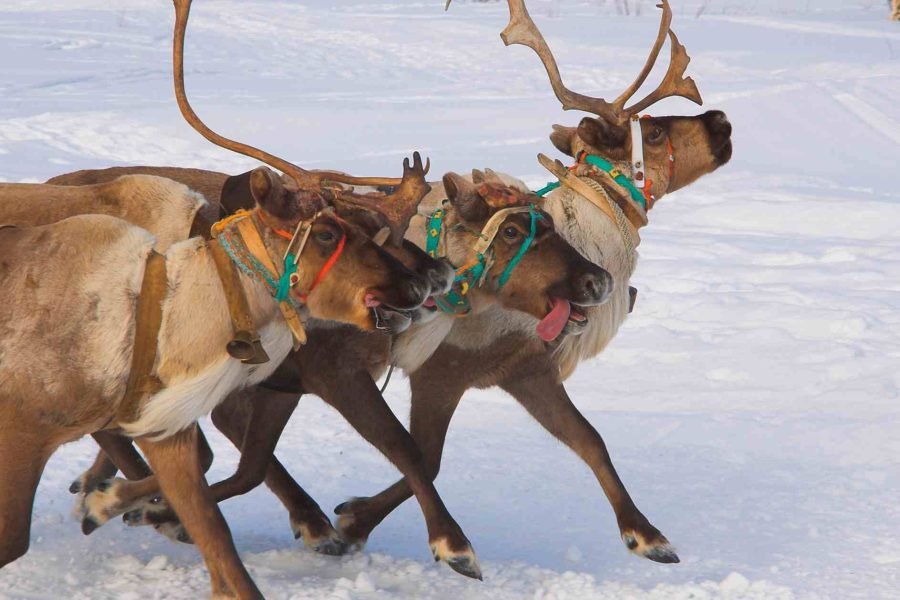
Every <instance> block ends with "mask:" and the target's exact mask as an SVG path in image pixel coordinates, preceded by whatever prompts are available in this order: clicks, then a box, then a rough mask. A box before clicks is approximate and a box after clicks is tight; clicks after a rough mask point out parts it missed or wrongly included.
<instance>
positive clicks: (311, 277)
mask: <svg viewBox="0 0 900 600" xmlns="http://www.w3.org/2000/svg"><path fill="white" fill-rule="evenodd" d="M174 3H175V36H174V47H173V62H174V80H175V97H176V100H177V101H178V106H179V108H180V110H181V113H182V115H183V116H184V118H185V120H187V122H188V123H189V124H190V125H191V127H193V128H194V129H195V130H197V132H199V133H200V134H201V135H203V136H204V137H205V138H207V139H208V140H210V141H211V142H213V143H214V144H216V145H218V146H221V147H223V148H226V149H229V150H232V151H234V152H237V153H239V154H243V155H245V156H249V157H251V158H256V159H258V160H260V161H262V162H264V163H266V164H268V165H270V166H272V167H275V168H277V169H279V170H280V171H282V172H283V173H284V174H285V175H284V176H278V175H276V174H275V173H274V172H272V171H271V170H269V169H267V168H265V167H262V168H259V169H257V170H256V171H254V172H253V173H252V175H251V177H250V192H251V195H252V196H253V198H254V200H255V202H256V205H257V207H258V211H257V212H256V213H255V217H254V218H255V219H256V220H257V223H258V224H259V225H261V227H260V230H261V231H262V234H263V238H264V242H265V244H266V246H267V248H268V250H269V251H270V252H271V254H272V255H273V256H282V255H284V256H287V254H288V251H289V250H291V249H298V248H299V250H298V251H297V254H298V255H302V256H300V258H302V259H303V263H302V265H301V266H302V268H298V271H297V275H296V277H292V291H293V292H294V293H295V294H297V295H299V296H301V299H302V300H304V301H305V302H306V305H307V308H308V309H309V313H310V315H311V316H313V317H316V318H321V319H328V320H335V321H342V322H347V323H352V324H355V325H358V326H359V327H362V328H364V329H372V328H375V327H376V326H377V311H376V310H375V309H377V308H378V307H380V306H389V307H391V308H396V309H413V308H416V307H418V306H420V305H421V304H422V303H423V302H424V301H425V299H426V298H427V297H428V295H429V292H430V285H429V283H428V282H427V281H425V280H424V279H423V278H422V277H421V276H419V275H417V274H415V273H413V272H411V271H410V270H409V269H407V268H406V267H404V266H403V264H402V263H401V262H400V261H398V260H397V259H396V258H394V257H393V256H391V255H390V254H389V253H387V252H386V251H384V250H383V249H382V248H380V247H379V246H380V243H383V242H384V241H385V240H384V238H385V237H389V238H390V239H391V240H392V242H394V243H395V244H396V245H398V246H399V245H400V244H401V243H402V238H403V233H404V232H405V230H406V227H407V226H408V223H409V219H410V218H411V217H412V215H413V214H415V212H416V207H417V206H418V203H419V201H420V200H421V199H422V198H423V197H424V196H425V194H427V193H428V191H429V190H430V186H429V185H428V183H426V181H425V176H426V174H427V173H428V168H429V164H427V163H426V164H425V165H423V164H422V159H421V157H420V156H419V154H418V153H415V155H414V157H413V161H412V163H410V161H409V159H406V160H404V163H403V177H402V179H393V178H357V177H352V176H349V175H345V174H342V173H335V172H323V171H307V170H305V169H302V168H300V167H298V166H296V165H294V164H291V163H290V162H288V161H286V160H284V159H281V158H279V157H277V156H274V155H272V154H269V153H267V152H264V151H262V150H259V149H258V148H254V147H252V146H249V145H247V144H243V143H240V142H236V141H234V140H230V139H228V138H225V137H224V136H221V135H219V134H218V133H216V132H214V131H213V130H211V129H210V128H209V127H207V126H206V124H204V123H203V122H202V121H201V120H200V118H199V117H198V116H197V114H196V113H195V112H194V110H193V108H192V107H191V105H190V103H189V102H188V99H187V94H186V92H185V88H184V39H185V32H186V29H187V22H188V18H189V16H190V7H191V0H174ZM340 184H349V185H372V186H379V185H389V186H392V187H393V188H394V189H395V191H394V192H393V193H392V194H381V193H372V194H362V195H361V194H355V193H354V192H353V189H352V188H350V189H346V188H344V187H342V186H341V185H340ZM341 206H353V207H355V209H356V210H358V211H368V212H369V213H371V214H372V215H373V216H378V217H379V218H380V219H381V222H382V223H383V224H384V225H385V226H386V227H385V228H384V229H385V235H378V236H377V237H379V238H380V239H379V243H378V244H376V243H375V242H374V241H373V240H372V239H371V238H370V237H369V236H368V235H367V233H371V232H366V231H364V230H363V229H362V228H361V227H359V226H358V225H355V224H353V223H351V222H350V221H348V220H345V219H342V218H340V217H339V216H338V215H337V214H336V213H335V212H334V211H333V208H334V207H341ZM295 244H297V245H296V246H295ZM298 260H299V259H298ZM326 275H327V276H326Z"/></svg>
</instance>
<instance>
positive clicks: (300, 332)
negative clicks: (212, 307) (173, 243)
mask: <svg viewBox="0 0 900 600" xmlns="http://www.w3.org/2000/svg"><path fill="white" fill-rule="evenodd" d="M254 213H256V215H257V218H258V219H259V220H260V221H262V222H263V223H265V221H264V220H263V216H262V214H261V213H259V212H258V211H256V210H254V211H247V210H239V211H237V212H236V213H235V214H233V215H231V216H230V217H227V218H225V219H223V220H221V221H219V222H218V223H216V224H215V225H213V227H212V235H213V238H214V240H213V241H214V242H216V243H218V244H220V245H221V247H222V249H223V250H224V251H225V254H227V256H228V258H229V259H230V260H231V262H232V264H233V265H234V267H236V268H237V269H239V270H240V271H241V272H242V273H244V274H245V275H247V276H248V277H250V278H252V279H255V280H257V281H259V282H260V283H262V284H263V285H264V286H265V287H266V288H267V289H268V290H269V293H270V294H271V295H272V297H273V298H275V300H276V302H278V307H279V309H280V310H281V313H282V316H284V319H285V321H286V322H287V324H288V327H289V328H290V329H291V333H292V334H293V336H294V349H295V350H296V349H298V348H299V347H300V346H301V345H302V344H304V343H306V331H305V330H304V329H303V324H302V321H301V319H300V315H299V312H298V311H299V310H300V308H301V306H302V305H303V303H305V302H306V300H307V298H308V297H309V294H311V293H312V291H313V290H314V289H315V288H316V287H317V286H318V285H319V284H320V283H321V282H322V280H323V279H325V277H326V276H327V275H328V273H329V272H330V271H331V269H332V268H333V267H334V265H335V263H336V262H337V261H338V259H339V258H340V257H341V255H342V254H343V253H344V248H345V247H346V245H347V233H346V230H345V229H344V227H343V225H341V239H340V241H339V242H338V245H337V248H336V249H335V250H334V252H332V254H331V256H330V257H329V258H328V260H327V261H326V262H325V264H324V265H323V266H322V268H321V269H320V270H319V272H318V273H316V276H315V278H314V279H313V282H312V284H311V285H310V286H309V289H308V290H306V291H305V292H300V293H298V296H299V298H300V302H299V303H298V302H297V301H296V300H294V299H293V298H291V297H290V292H291V289H292V288H294V287H295V286H296V285H297V284H298V283H299V282H300V278H301V275H300V270H299V264H300V257H301V255H302V254H303V250H304V248H306V244H307V242H308V241H309V236H310V233H312V227H313V225H314V224H315V222H316V220H317V219H319V217H321V216H322V215H323V214H325V213H326V211H319V212H317V213H316V214H315V215H314V216H313V217H312V218H311V219H308V220H306V221H301V222H300V223H298V224H297V227H296V229H295V230H294V231H293V233H291V232H289V231H285V230H283V229H279V228H276V227H271V226H269V229H270V230H271V231H272V232H273V233H275V235H277V236H279V237H282V238H284V239H286V240H288V247H287V249H286V250H285V252H284V256H283V257H282V259H281V261H280V262H281V264H282V267H281V269H279V268H278V267H276V266H275V261H274V260H273V258H272V256H271V255H270V253H269V250H268V248H267V247H266V245H265V244H264V243H263V240H262V237H261V236H260V234H259V229H258V228H257V226H256V222H255V220H254V219H253V215H254ZM329 216H330V217H331V218H333V219H335V220H336V221H337V222H338V223H339V224H341V223H342V221H341V220H340V219H338V218H337V217H336V216H335V215H333V214H330V212H329ZM279 271H280V274H279Z"/></svg>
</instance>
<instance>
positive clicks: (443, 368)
mask: <svg viewBox="0 0 900 600" xmlns="http://www.w3.org/2000/svg"><path fill="white" fill-rule="evenodd" d="M508 3H509V8H510V23H509V25H508V26H507V28H506V29H505V30H504V32H503V34H502V36H501V37H502V38H503V40H504V42H505V43H506V44H507V45H509V44H522V45H525V46H527V47H529V48H531V49H532V50H534V51H535V52H536V53H537V54H538V56H539V57H540V59H541V61H542V63H543V64H544V67H545V68H546V70H547V73H548V75H549V78H550V81H551V84H552V86H553V90H554V93H555V94H556V96H557V97H558V98H559V100H560V101H561V102H562V104H563V108H564V109H567V110H568V109H577V110H583V111H586V112H590V113H593V114H595V115H596V118H592V117H587V118H584V119H582V121H581V123H580V124H579V125H578V127H574V128H573V127H560V126H556V127H554V132H553V134H552V135H551V141H552V142H553V144H554V145H555V146H556V147H557V148H558V149H559V150H560V151H562V152H564V153H566V154H568V155H569V156H572V157H573V158H575V159H576V161H577V166H576V167H575V168H574V171H573V172H567V170H566V169H564V168H561V167H562V165H559V164H558V163H557V164H553V163H551V162H550V161H549V160H548V159H545V158H543V157H542V162H543V163H544V164H545V165H547V166H548V167H550V168H551V169H553V171H554V174H558V175H559V176H560V177H562V178H563V179H564V181H563V186H562V187H561V188H560V189H558V190H556V191H554V192H552V193H550V194H549V195H548V197H547V200H546V202H545V204H544V206H545V208H546V210H547V211H548V212H550V213H551V214H552V215H553V217H554V220H555V223H556V226H557V228H558V229H559V231H560V233H561V234H562V235H563V237H565V238H566V239H567V240H569V241H570V242H571V243H572V244H573V246H575V247H576V248H577V249H578V250H579V251H580V252H581V253H582V254H584V255H585V256H586V257H588V258H589V259H591V260H594V261H596V262H597V263H598V264H600V265H602V266H603V267H604V268H606V269H607V270H608V271H609V272H610V273H611V274H612V275H613V278H614V280H615V289H614V290H613V293H612V295H611V298H610V301H609V302H607V303H606V304H604V305H603V306H599V307H594V308H589V309H587V310H586V311H585V316H586V317H587V319H586V320H584V321H581V322H580V323H579V324H578V326H577V327H576V328H571V329H572V334H573V335H569V336H568V337H566V338H565V339H564V340H563V341H562V342H561V343H559V344H558V345H556V346H555V347H552V348H548V347H547V345H546V344H545V343H543V341H542V340H540V339H538V338H537V337H536V336H534V335H533V334H532V333H531V327H532V323H530V322H528V320H527V319H521V321H522V322H521V326H520V328H519V332H515V331H513V329H514V328H513V327H511V325H510V317H509V316H505V317H504V318H503V320H502V322H503V323H504V327H503V330H502V331H501V330H499V329H498V327H497V325H496V324H497V323H498V322H500V319H499V318H498V317H499V316H500V315H499V311H494V312H485V313H482V314H479V315H474V316H473V317H470V318H468V319H461V320H459V321H458V322H457V323H456V324H455V325H454V330H453V332H451V334H450V335H449V336H448V337H447V338H446V340H445V341H444V343H443V344H442V345H441V346H440V348H439V349H438V350H437V352H435V353H434V354H433V355H432V356H431V357H430V358H428V360H427V361H425V363H424V364H423V365H422V366H421V368H419V369H417V370H414V371H413V372H412V373H410V384H411V388H412V414H411V418H410V423H411V427H410V432H411V433H412V435H413V437H414V438H415V440H416V442H417V443H418V445H419V447H420V448H421V450H422V453H423V454H424V456H425V460H426V463H427V464H428V468H429V471H430V474H431V475H432V476H435V477H436V476H437V473H438V470H439V468H440V462H441V455H442V452H443V446H444V440H445V437H446V432H447V428H448V426H449V424H450V419H451V417H452V415H453V413H454V411H455V409H456V407H457V406H458V404H459V401H460V399H461V398H462V395H463V394H464V392H465V391H466V390H467V389H469V388H472V387H478V388H484V387H490V386H495V385H496V386H500V387H501V388H502V389H504V390H506V391H507V392H509V393H510V394H511V395H512V396H513V397H514V398H516V400H518V401H519V403H521V404H522V406H523V407H525V409H526V410H527V411H528V412H529V413H530V414H531V415H532V416H533V417H534V418H535V419H536V420H537V421H538V422H539V423H540V424H541V425H543V426H544V428H545V429H547V430H548V431H549V432H550V433H551V434H553V435H554V436H555V437H556V438H558V439H559V440H561V441H562V442H564V443H565V444H566V445H568V446H569V447H570V448H571V449H572V450H573V451H574V452H575V453H576V454H577V455H578V456H579V457H580V458H581V459H582V460H583V461H584V462H586V463H587V464H588V466H590V467H591V469H592V470H593V472H594V475H595V476H596V477H597V480H598V481H599V483H600V486H601V487H602V489H603V491H604V492H605V494H606V496H607V498H608V499H609V502H610V504H611V505H612V507H613V510H614V512H615V515H616V519H617V521H618V525H619V529H620V533H621V536H622V539H623V540H624V542H625V544H626V545H627V547H628V548H629V549H630V550H632V551H633V552H635V553H636V554H638V555H641V556H644V557H646V558H649V559H651V560H655V561H658V562H677V561H678V556H677V555H676V553H675V551H674V549H673V548H672V547H671V546H670V544H669V542H668V540H667V539H666V538H665V536H663V535H662V534H661V533H660V532H659V530H658V529H657V528H656V527H654V526H653V525H652V524H651V523H650V521H649V520H648V519H647V518H646V517H645V516H644V515H643V513H641V511H639V510H638V508H637V507H636V506H635V504H634V502H633V501H632V499H631V497H630V496H629V494H628V492H627V490H626V489H625V486H624V484H623V483H622V481H621V479H620V478H619V476H618V474H617V473H616V470H615V468H614V467H613V464H612V461H611V459H610V456H609V453H608V451H607V448H606V445H605V444H604V442H603V439H602V438H601V437H600V434H599V433H598V432H597V431H596V430H595V429H594V427H593V426H592V425H591V424H590V423H589V422H588V421H587V419H585V418H584V416H583V415H582V414H581V413H580V412H579V411H578V409H577V408H576V407H575V405H574V404H573V403H572V401H571V399H570V398H569V396H568V394H567V393H566V390H565V388H564V387H563V384H562V381H563V380H565V379H566V378H567V377H568V376H569V375H571V373H572V371H573V370H574V369H575V367H576V366H577V364H578V363H579V362H580V361H582V360H584V359H587V358H590V357H593V356H596V355H597V354H598V353H600V352H601V351H602V350H603V349H604V348H605V347H606V345H607V344H608V343H609V341H610V340H611V339H612V338H613V337H614V335H615V333H616V331H617V330H618V328H619V326H620V325H621V323H622V322H623V321H624V320H625V318H626V316H627V314H628V311H629V306H630V304H631V294H630V292H629V287H628V280H629V279H630V277H631V274H632V273H633V271H634V267H635V264H636V260H637V255H636V252H635V250H634V249H635V247H636V246H637V244H638V243H639V237H638V235H637V231H638V229H639V228H640V227H641V226H643V225H645V224H646V222H647V220H646V215H647V210H649V209H650V208H651V207H652V206H653V204H654V203H655V202H656V201H658V200H659V199H660V198H662V196H664V195H665V194H667V193H669V192H673V191H675V190H677V189H680V188H682V187H684V186H686V185H688V184H689V183H691V182H693V181H695V180H696V179H697V178H699V177H701V176H702V175H704V174H707V173H710V172H712V171H714V170H716V169H717V168H718V167H720V166H722V165H723V164H725V163H727V162H728V160H729V159H730V157H731V152H732V145H731V139H730V138H731V125H730V123H729V122H728V120H727V119H726V117H725V115H724V113H722V112H720V111H710V112H707V113H705V114H703V115H700V116H696V117H646V116H645V117H641V118H638V113H639V112H640V111H642V110H645V109H646V108H647V107H649V106H651V105H652V104H653V103H655V102H657V101H658V100H660V99H662V98H665V97H669V96H683V97H686V98H688V99H690V100H693V101H695V102H697V103H698V104H699V103H700V102H701V100H700V95H699V93H698V92H697V88H696V86H695V85H694V83H693V81H692V80H691V79H690V78H687V79H684V78H683V74H684V71H685V69H686V67H687V64H688V61H689V58H688V56H687V53H686V51H685V49H684V46H682V45H681V44H680V43H679V41H678V39H677V37H676V36H675V34H674V33H672V31H671V29H670V23H671V19H672V12H671V8H670V7H669V4H668V2H667V1H665V0H664V1H663V3H662V5H661V7H662V9H663V16H662V21H661V24H660V29H659V35H658V37H657V40H656V43H655V44H654V46H653V49H652V51H651V53H650V57H649V58H648V60H647V62H646V64H645V65H644V68H643V69H642V70H641V72H640V74H639V75H638V77H637V79H636V80H635V81H634V83H632V84H631V85H630V86H629V87H628V88H627V89H626V91H625V92H623V93H622V94H621V95H620V96H619V97H618V98H616V100H615V101H613V102H607V101H605V100H603V99H600V98H592V97H589V96H585V95H582V94H578V93H575V92H572V91H570V90H568V89H567V88H566V87H565V86H564V85H563V83H562V79H561V77H560V75H559V70H558V67H557V65H556V61H555V60H554V58H553V55H552V53H551V51H550V49H549V47H548V46H547V44H546V42H545V41H544V38H543V36H542V35H541V34H540V31H539V30H538V29H537V27H536V25H535V24H534V22H533V21H532V19H531V17H530V16H529V14H528V12H527V10H526V8H525V4H524V2H523V1H522V0H508ZM667 34H668V37H669V38H670V40H671V46H672V56H671V64H670V66H669V69H668V71H667V73H666V75H665V78H664V80H663V82H662V84H661V85H660V86H659V87H658V88H657V89H656V90H654V91H653V92H651V93H650V94H649V95H648V96H647V97H645V98H644V99H643V100H640V101H638V102H636V103H635V104H633V105H631V106H627V107H626V103H627V102H628V100H629V98H630V97H631V96H633V95H634V93H635V92H636V91H637V90H638V88H639V87H640V86H641V84H642V83H643V82H644V81H645V80H646V78H647V76H648V75H649V73H650V71H651V69H652V67H653V64H654V63H655V62H656V59H657V57H658V55H659V52H660V50H661V48H662V46H663V44H664V42H665V38H666V35H667ZM592 157H598V158H602V159H604V160H605V162H606V163H607V165H608V166H606V167H604V166H603V163H602V162H600V161H595V160H593V158H592ZM610 163H611V164H610ZM619 173H621V174H624V175H625V176H624V177H622V176H618V177H617V175H618V174H619ZM629 176H630V177H629ZM629 180H630V183H631V185H627V184H628V183H629ZM623 183H624V185H623ZM629 188H633V189H629ZM641 200H643V202H642V201H641ZM426 202H427V199H426ZM448 365H453V366H452V368H450V367H448ZM408 495H409V491H408V486H407V485H406V483H405V482H403V481H399V482H397V483H395V484H394V485H393V486H391V487H390V488H388V489H386V490H384V491H383V492H381V493H379V494H377V495H375V496H372V497H369V498H357V499H354V500H352V501H350V502H348V503H345V504H342V505H341V506H339V507H337V509H336V512H337V513H338V514H339V531H340V532H341V534H342V536H344V538H345V539H346V540H347V541H348V542H351V543H353V542H360V543H361V542H363V541H365V540H366V539H367V538H368V536H369V534H370V533H371V531H372V530H373V529H374V528H375V527H376V526H377V525H378V524H379V523H380V522H381V521H382V520H383V519H384V518H385V517H386V516H387V515H388V514H389V513H390V512H391V511H392V510H393V509H394V508H395V507H397V506H398V505H399V504H400V503H401V502H403V501H404V500H405V499H406V498H407V497H408ZM293 510H296V509H293Z"/></svg>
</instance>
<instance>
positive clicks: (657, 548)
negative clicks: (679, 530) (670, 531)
mask: <svg viewBox="0 0 900 600" xmlns="http://www.w3.org/2000/svg"><path fill="white" fill-rule="evenodd" d="M622 540H623V541H624V542H625V545H626V546H627V547H628V549H629V550H631V551H632V552H634V553H635V554H637V555H638V556H643V557H644V558H647V559H650V560H652V561H654V562H658V563H665V564H671V563H678V562H681V560H680V559H679V558H678V554H676V552H675V548H674V547H673V546H672V544H670V543H669V540H667V539H666V538H665V536H664V535H662V534H661V533H658V534H657V535H656V536H655V539H653V540H652V541H647V540H646V539H645V538H644V536H642V535H641V534H640V533H638V532H636V531H633V532H627V533H623V534H622Z"/></svg>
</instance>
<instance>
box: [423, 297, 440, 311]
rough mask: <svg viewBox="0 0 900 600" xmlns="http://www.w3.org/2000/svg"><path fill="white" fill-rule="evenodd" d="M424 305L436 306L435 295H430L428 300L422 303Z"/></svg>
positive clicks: (427, 306) (428, 306) (426, 306)
mask: <svg viewBox="0 0 900 600" xmlns="http://www.w3.org/2000/svg"><path fill="white" fill-rule="evenodd" d="M422 306H424V307H425V308H434V307H435V306H437V304H436V303H435V301H434V298H433V297H431V296H428V300H426V301H425V302H424V303H423V304H422Z"/></svg>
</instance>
